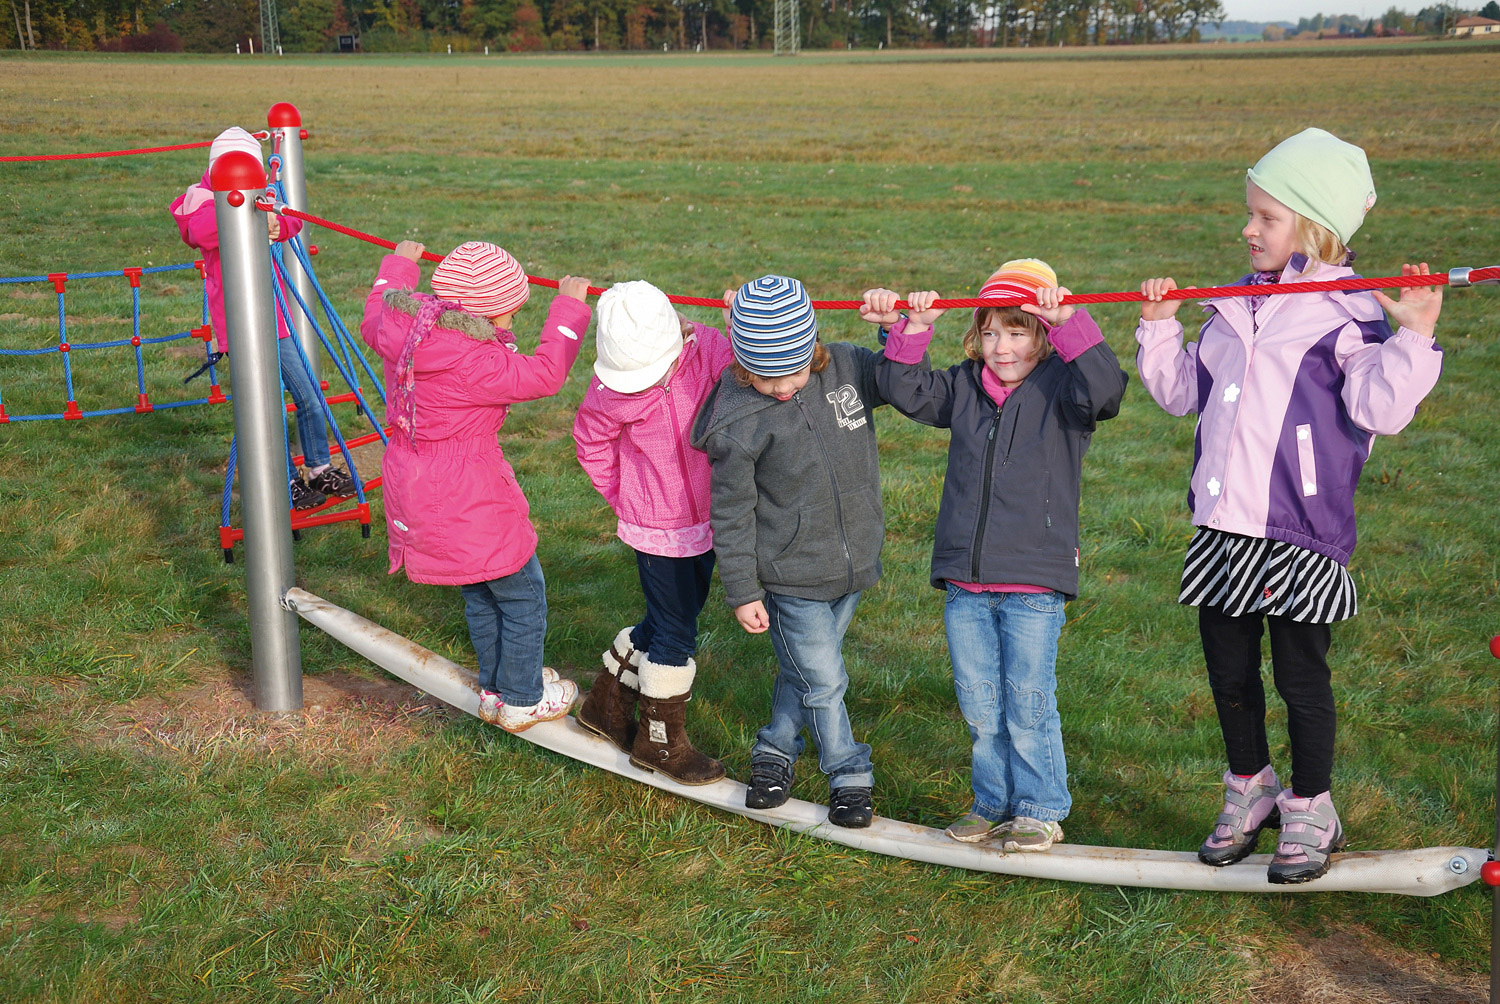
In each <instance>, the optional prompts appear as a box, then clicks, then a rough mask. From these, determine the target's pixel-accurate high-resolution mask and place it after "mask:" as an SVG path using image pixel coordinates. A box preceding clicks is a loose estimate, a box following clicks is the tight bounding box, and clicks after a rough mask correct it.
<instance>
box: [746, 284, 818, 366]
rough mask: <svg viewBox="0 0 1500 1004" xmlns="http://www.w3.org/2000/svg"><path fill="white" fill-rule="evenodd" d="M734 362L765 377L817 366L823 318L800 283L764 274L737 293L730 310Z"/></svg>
mask: <svg viewBox="0 0 1500 1004" xmlns="http://www.w3.org/2000/svg"><path fill="white" fill-rule="evenodd" d="M729 341H730V344H732V345H733V346H734V359H735V362H737V363H739V364H740V365H741V366H743V367H745V369H747V370H749V371H750V372H751V373H754V374H755V375H756V376H760V377H780V376H788V375H790V374H792V373H796V372H798V371H799V370H801V369H802V368H803V367H804V366H806V365H808V363H810V362H812V357H813V346H814V345H815V344H816V343H817V341H818V318H817V315H816V314H814V313H813V306H812V298H811V297H809V296H808V295H807V290H806V289H804V288H803V286H802V283H800V282H798V281H797V280H796V279H788V278H787V277H786V276H784V275H763V276H761V277H760V278H759V279H756V280H755V281H754V282H747V283H746V284H745V285H743V286H741V287H740V291H739V292H738V293H736V294H735V295H734V304H733V305H732V306H731V307H730V310H729Z"/></svg>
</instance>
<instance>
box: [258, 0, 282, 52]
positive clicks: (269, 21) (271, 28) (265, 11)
mask: <svg viewBox="0 0 1500 1004" xmlns="http://www.w3.org/2000/svg"><path fill="white" fill-rule="evenodd" d="M260 47H261V51H262V52H264V53H265V54H266V55H268V56H269V55H271V54H272V53H276V54H277V55H280V54H281V28H280V26H279V25H278V24H277V23H276V0H260Z"/></svg>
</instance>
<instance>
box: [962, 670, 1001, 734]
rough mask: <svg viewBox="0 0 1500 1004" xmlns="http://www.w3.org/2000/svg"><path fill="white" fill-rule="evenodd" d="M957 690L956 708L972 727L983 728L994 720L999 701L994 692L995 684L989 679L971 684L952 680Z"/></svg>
mask: <svg viewBox="0 0 1500 1004" xmlns="http://www.w3.org/2000/svg"><path fill="white" fill-rule="evenodd" d="M953 685H954V689H955V690H957V691H958V710H959V711H960V712H961V713H962V714H963V716H964V721H966V722H968V723H969V725H971V726H972V727H973V728H976V729H983V728H984V727H985V726H986V725H988V724H990V723H992V722H993V721H994V720H995V708H996V706H997V705H998V704H999V703H1000V701H999V695H998V694H996V693H995V684H994V683H993V682H991V681H989V680H978V681H975V683H974V684H973V685H966V684H964V683H961V682H959V681H957V680H955V681H953Z"/></svg>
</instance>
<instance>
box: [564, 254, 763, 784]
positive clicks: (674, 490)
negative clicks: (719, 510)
mask: <svg viewBox="0 0 1500 1004" xmlns="http://www.w3.org/2000/svg"><path fill="white" fill-rule="evenodd" d="M596 338H597V343H598V352H599V357H598V361H596V362H595V363H594V377H595V379H593V380H590V381H589V389H588V392H587V393H586V394H585V395H584V398H583V404H582V405H581V406H580V407H579V409H578V417H577V418H576V419H575V421H574V422H573V439H574V441H575V442H576V443H577V444H578V462H579V463H580V464H582V465H583V469H584V471H585V472H586V473H587V474H588V476H589V480H590V481H592V482H593V484H594V487H595V488H596V489H598V491H599V494H601V495H603V496H604V500H605V501H606V502H608V503H609V505H610V508H612V509H613V510H614V511H615V513H616V515H617V516H618V525H617V533H618V535H619V537H620V539H621V540H622V541H624V542H625V543H626V544H627V545H629V546H630V548H631V549H632V550H633V551H634V552H635V563H636V570H637V571H638V572H639V573H640V580H641V592H642V594H643V595H644V597H645V601H646V615H645V616H644V617H643V618H641V620H640V622H639V623H638V624H635V625H633V626H631V627H625V628H621V629H620V631H619V633H618V634H616V635H615V640H614V642H613V644H612V645H611V646H610V648H609V650H608V651H606V652H605V653H604V657H603V658H604V667H603V669H601V670H600V672H599V676H598V678H597V679H596V680H595V681H594V685H593V686H592V687H590V688H589V695H588V697H587V698H586V699H585V700H584V702H583V705H582V707H580V708H579V709H578V724H579V725H582V726H583V727H584V728H586V729H588V730H589V731H590V732H593V733H595V734H597V735H601V736H603V737H604V738H606V739H608V740H609V741H610V742H612V743H614V744H615V745H616V746H618V747H619V748H620V749H621V750H623V751H625V752H626V753H628V754H630V760H631V762H632V763H634V764H636V765H637V766H640V767H645V768H647V769H650V770H657V771H660V772H661V773H663V774H665V775H667V776H668V777H670V778H672V779H673V780H674V781H678V782H680V783H682V784H709V783H710V782H713V781H717V780H718V779H719V778H721V777H723V776H724V766H723V764H721V763H719V761H717V760H715V759H714V758H713V757H710V756H708V755H706V754H704V753H701V752H699V750H698V749H697V748H695V747H694V746H693V743H692V741H691V740H690V739H688V736H687V731H686V728H687V726H686V722H687V702H688V698H689V697H690V696H691V694H692V689H693V680H694V678H695V677H696V676H697V674H698V663H697V661H696V660H695V659H694V658H693V657H694V655H695V654H696V653H697V648H698V615H699V614H700V613H702V612H703V604H704V602H705V601H706V600H707V599H708V586H709V581H710V580H711V579H712V578H713V571H714V550H713V547H714V537H713V530H712V528H711V527H710V525H709V488H708V486H709V463H708V457H707V456H706V455H705V454H704V453H702V452H701V451H699V450H695V449H693V448H691V447H690V446H689V445H688V442H687V440H688V432H689V428H690V427H691V425H692V422H693V416H694V415H696V414H697V413H698V408H699V406H700V405H702V403H703V401H704V399H706V398H707V397H708V394H709V392H710V391H711V390H713V388H714V385H715V384H716V383H718V380H719V375H720V374H721V373H723V372H724V369H725V368H726V367H727V366H728V365H729V364H730V363H731V362H733V361H734V352H733V350H732V349H731V348H730V345H729V339H728V338H725V337H724V334H723V332H721V331H720V330H719V329H717V328H711V327H709V326H708V325H706V324H695V323H693V322H692V321H689V320H688V319H687V318H685V317H683V316H682V315H681V314H679V313H677V311H676V310H675V309H674V308H673V307H672V304H671V303H670V302H669V301H668V300H667V295H666V294H665V293H663V292H662V291H661V290H659V289H657V288H656V287H655V286H653V285H651V284H650V283H649V282H642V281H636V282H621V283H617V284H616V285H615V286H613V287H612V288H610V289H609V290H607V291H605V292H604V294H603V295H601V296H600V297H599V328H598V335H597V336H596ZM637 709H639V717H640V725H639V727H637V725H636V717H637Z"/></svg>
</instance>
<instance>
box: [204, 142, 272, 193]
mask: <svg viewBox="0 0 1500 1004" xmlns="http://www.w3.org/2000/svg"><path fill="white" fill-rule="evenodd" d="M208 184H209V187H210V188H212V189H213V190H214V191H216V192H237V191H246V190H249V189H257V190H258V189H262V188H265V187H266V169H265V166H264V165H262V164H261V162H260V158H259V157H257V156H255V155H254V154H251V153H246V152H245V151H244V150H231V151H230V152H228V153H226V154H224V156H222V157H220V158H219V159H218V160H216V161H214V166H213V167H211V168H209V171H208Z"/></svg>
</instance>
